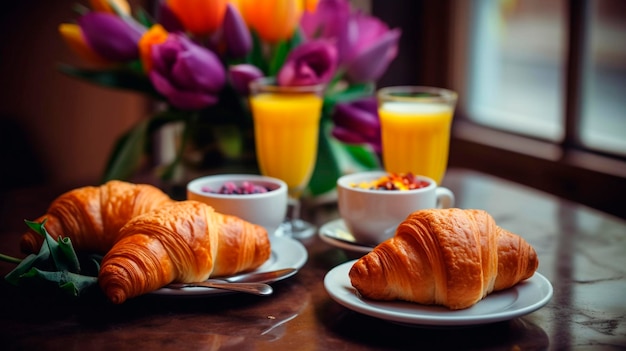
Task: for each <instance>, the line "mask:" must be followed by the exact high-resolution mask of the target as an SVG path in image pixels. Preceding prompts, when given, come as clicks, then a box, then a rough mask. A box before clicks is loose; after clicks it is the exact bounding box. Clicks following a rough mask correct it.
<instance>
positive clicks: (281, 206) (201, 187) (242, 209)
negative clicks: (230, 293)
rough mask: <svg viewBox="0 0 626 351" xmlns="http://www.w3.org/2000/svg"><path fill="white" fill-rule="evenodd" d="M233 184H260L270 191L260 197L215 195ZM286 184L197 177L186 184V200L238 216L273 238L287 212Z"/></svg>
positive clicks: (272, 180)
mask: <svg viewBox="0 0 626 351" xmlns="http://www.w3.org/2000/svg"><path fill="white" fill-rule="evenodd" d="M227 182H232V183H234V184H235V185H236V186H238V187H240V186H242V184H243V183H244V182H250V183H252V184H255V185H261V186H264V187H266V188H267V189H269V191H268V192H265V193H259V194H239V195H233V194H230V195H229V194H218V193H214V192H208V191H206V188H210V189H213V190H214V191H217V190H219V189H220V187H221V186H222V185H224V184H225V183H227ZM287 198H288V197H287V184H285V182H284V181H282V180H280V179H277V178H272V177H266V176H262V175H255V174H219V175H211V176H205V177H200V178H197V179H194V180H192V181H191V182H189V184H187V199H188V200H196V201H200V202H204V203H205V204H207V205H210V206H212V207H213V208H214V209H215V211H217V212H219V213H223V214H229V215H233V216H237V217H239V218H241V219H243V220H245V221H248V222H250V223H254V224H258V225H261V226H263V227H265V229H266V230H267V233H268V234H270V235H273V234H274V233H275V232H276V230H277V229H278V227H279V226H280V224H281V223H282V222H283V221H284V220H285V215H286V212H287Z"/></svg>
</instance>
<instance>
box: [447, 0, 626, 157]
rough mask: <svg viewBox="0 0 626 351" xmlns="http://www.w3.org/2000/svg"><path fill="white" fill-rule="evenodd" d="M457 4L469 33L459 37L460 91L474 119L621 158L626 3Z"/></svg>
mask: <svg viewBox="0 0 626 351" xmlns="http://www.w3.org/2000/svg"><path fill="white" fill-rule="evenodd" d="M462 6H463V7H466V8H465V9H463V11H457V14H458V15H460V16H467V17H466V18H465V19H464V21H465V24H466V25H465V27H466V28H462V27H457V32H458V31H460V32H458V33H457V34H459V35H460V36H461V37H464V40H465V41H467V42H468V43H469V46H467V47H466V50H467V53H466V56H465V57H467V58H468V59H467V61H466V62H467V68H466V71H465V72H467V73H468V75H467V77H466V81H465V85H464V86H465V88H463V87H462V88H461V89H462V90H463V91H464V93H465V95H466V100H465V106H464V107H465V112H466V116H467V117H468V118H469V119H470V120H471V121H473V122H476V123H478V124H481V125H484V126H489V127H492V128H496V129H499V130H504V131H510V132H514V133H517V134H522V135H526V136H530V137H533V138H537V139H542V140H547V141H551V142H555V143H557V144H563V143H570V144H571V145H568V146H573V147H576V148H579V149H588V150H592V151H598V152H601V153H606V154H613V155H616V156H626V98H625V96H624V95H625V94H626V40H625V39H624V38H626V2H624V1H621V0H595V1H591V0H590V1H566V0H556V1H544V0H523V1H522V0H474V1H469V2H467V3H466V4H465V5H462ZM462 20H463V19H462ZM461 40H463V39H461Z"/></svg>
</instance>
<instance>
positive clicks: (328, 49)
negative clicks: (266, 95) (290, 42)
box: [277, 40, 337, 86]
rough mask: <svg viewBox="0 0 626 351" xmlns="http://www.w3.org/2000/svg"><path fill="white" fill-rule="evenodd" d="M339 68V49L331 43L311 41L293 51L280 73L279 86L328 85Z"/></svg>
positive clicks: (278, 77)
mask: <svg viewBox="0 0 626 351" xmlns="http://www.w3.org/2000/svg"><path fill="white" fill-rule="evenodd" d="M336 68H337V49H336V47H335V46H334V45H333V44H332V43H331V42H329V41H326V40H314V41H309V42H306V43H304V44H301V45H300V46H298V47H296V48H295V49H293V50H292V51H291V52H290V53H289V55H288V56H287V59H286V61H285V64H284V65H283V67H282V68H281V69H280V71H279V72H278V76H277V80H278V84H279V85H287V86H304V85H315V84H321V83H327V82H328V81H330V79H331V78H332V77H333V75H334V74H335V70H336Z"/></svg>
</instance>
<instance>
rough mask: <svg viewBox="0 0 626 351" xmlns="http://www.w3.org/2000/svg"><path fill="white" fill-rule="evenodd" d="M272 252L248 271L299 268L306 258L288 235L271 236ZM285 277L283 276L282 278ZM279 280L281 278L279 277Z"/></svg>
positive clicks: (197, 291) (196, 292) (185, 292)
mask: <svg viewBox="0 0 626 351" xmlns="http://www.w3.org/2000/svg"><path fill="white" fill-rule="evenodd" d="M271 245H272V253H271V255H270V258H269V259H268V260H267V261H266V262H265V263H263V265H261V267H259V268H257V269H256V270H254V271H252V272H250V273H260V272H269V271H274V270H277V269H283V268H296V269H300V268H302V266H304V264H305V263H306V261H307V259H308V253H307V251H306V248H305V247H304V246H303V245H302V243H300V242H299V241H297V240H295V239H292V238H289V237H274V236H273V237H272V238H271ZM282 279H285V278H282ZM279 280H281V279H279ZM232 293H233V292H232V291H228V290H223V289H213V288H202V287H189V288H182V289H170V288H161V289H158V290H155V291H153V292H151V294H154V295H167V296H183V297H184V296H212V295H225V294H232Z"/></svg>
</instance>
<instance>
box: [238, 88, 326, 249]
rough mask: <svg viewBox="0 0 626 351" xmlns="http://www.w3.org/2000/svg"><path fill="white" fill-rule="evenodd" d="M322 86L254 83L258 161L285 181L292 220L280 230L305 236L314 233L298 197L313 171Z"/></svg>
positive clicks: (266, 172) (267, 172)
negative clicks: (305, 217) (301, 212)
mask: <svg viewBox="0 0 626 351" xmlns="http://www.w3.org/2000/svg"><path fill="white" fill-rule="evenodd" d="M324 88H325V86H324V85H311V86H279V85H277V84H275V81H274V80H273V79H272V78H260V79H257V80H255V81H253V82H252V83H250V108H251V110H252V119H253V121H254V138H255V146H256V156H257V162H258V164H259V168H260V170H261V173H262V174H263V175H266V176H270V177H275V178H279V179H281V180H283V181H284V182H285V183H287V187H288V189H289V196H290V208H291V210H290V213H291V214H290V216H289V219H288V220H286V221H285V223H283V225H282V226H281V227H280V228H279V230H278V231H277V235H288V236H292V237H295V238H306V237H309V236H311V235H313V234H315V231H316V228H315V226H313V225H312V224H311V223H308V222H305V221H303V220H302V219H300V218H299V217H300V214H299V212H300V196H301V194H302V191H303V190H304V189H305V188H306V186H307V185H308V183H309V180H310V179H311V175H312V174H313V168H314V167H315V161H316V158H317V144H318V133H319V126H320V118H321V114H322V105H323V92H324Z"/></svg>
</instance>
